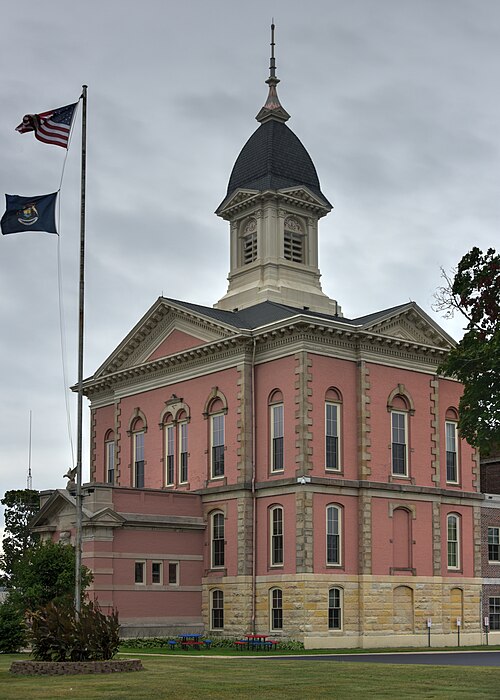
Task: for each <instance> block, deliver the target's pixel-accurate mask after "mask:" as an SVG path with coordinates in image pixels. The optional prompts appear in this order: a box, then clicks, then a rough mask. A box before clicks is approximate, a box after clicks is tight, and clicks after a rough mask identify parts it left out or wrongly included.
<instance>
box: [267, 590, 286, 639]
mask: <svg viewBox="0 0 500 700" xmlns="http://www.w3.org/2000/svg"><path fill="white" fill-rule="evenodd" d="M269 605H270V610H269V613H270V615H269V617H270V627H271V629H272V630H282V629H283V591H282V590H281V588H271V590H270V591H269Z"/></svg>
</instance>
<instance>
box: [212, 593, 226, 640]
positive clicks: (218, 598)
mask: <svg viewBox="0 0 500 700" xmlns="http://www.w3.org/2000/svg"><path fill="white" fill-rule="evenodd" d="M223 627H224V593H223V592H222V591H212V629H213V630H221V629H223Z"/></svg>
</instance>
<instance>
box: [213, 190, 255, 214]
mask: <svg viewBox="0 0 500 700" xmlns="http://www.w3.org/2000/svg"><path fill="white" fill-rule="evenodd" d="M259 194H260V191H259V190H247V189H242V188H239V189H237V190H235V191H234V192H233V193H232V194H231V196H229V197H227V198H226V199H224V201H223V202H222V203H221V204H220V206H219V207H218V208H217V209H216V211H215V213H216V214H218V215H219V216H223V217H224V216H225V215H226V214H227V212H229V211H230V210H233V209H234V208H239V207H242V206H246V205H247V204H248V203H249V202H250V200H252V199H255V197H257V196H258V195H259Z"/></svg>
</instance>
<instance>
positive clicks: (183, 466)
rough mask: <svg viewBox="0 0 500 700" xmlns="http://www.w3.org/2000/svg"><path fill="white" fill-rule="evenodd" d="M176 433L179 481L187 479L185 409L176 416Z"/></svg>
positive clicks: (186, 425)
mask: <svg viewBox="0 0 500 700" xmlns="http://www.w3.org/2000/svg"><path fill="white" fill-rule="evenodd" d="M177 434H178V440H179V482H180V483H181V484H185V483H186V482H187V481H188V457H189V453H188V417H187V414H186V412H185V411H181V412H180V413H179V415H178V416H177Z"/></svg>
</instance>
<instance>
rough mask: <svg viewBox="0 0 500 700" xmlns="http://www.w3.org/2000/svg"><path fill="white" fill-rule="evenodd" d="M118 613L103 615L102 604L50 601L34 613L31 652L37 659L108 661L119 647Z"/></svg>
mask: <svg viewBox="0 0 500 700" xmlns="http://www.w3.org/2000/svg"><path fill="white" fill-rule="evenodd" d="M119 630H120V624H119V622H118V614H117V613H116V611H114V610H113V611H112V613H111V614H110V615H104V613H102V612H101V610H100V608H99V605H98V604H97V603H95V602H92V601H88V602H84V603H82V606H81V610H80V612H79V614H77V613H76V610H75V607H74V605H73V604H72V603H70V602H67V601H66V602H60V603H57V604H56V603H49V604H48V605H46V606H44V607H43V608H40V609H39V610H37V611H35V612H32V613H31V643H32V654H33V656H34V658H35V659H36V660H37V661H106V660H108V659H111V658H112V657H113V656H114V655H115V653H116V652H117V650H118V646H119V643H120V637H119Z"/></svg>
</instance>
